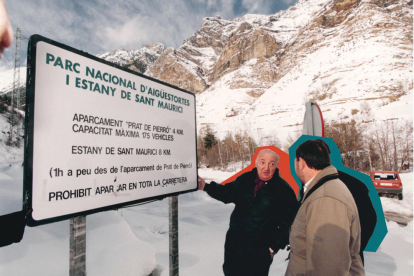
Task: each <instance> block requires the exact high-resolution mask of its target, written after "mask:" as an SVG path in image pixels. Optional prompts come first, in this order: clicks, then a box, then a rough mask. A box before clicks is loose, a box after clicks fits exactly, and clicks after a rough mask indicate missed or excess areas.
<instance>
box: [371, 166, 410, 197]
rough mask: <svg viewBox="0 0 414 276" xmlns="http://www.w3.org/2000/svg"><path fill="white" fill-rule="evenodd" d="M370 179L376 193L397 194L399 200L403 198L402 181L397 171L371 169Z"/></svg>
mask: <svg viewBox="0 0 414 276" xmlns="http://www.w3.org/2000/svg"><path fill="white" fill-rule="evenodd" d="M371 179H372V182H373V183H374V186H375V189H377V193H378V195H380V196H381V195H385V196H398V199H399V200H402V199H403V193H402V192H403V191H402V182H401V178H400V175H399V174H398V172H393V171H373V172H371Z"/></svg>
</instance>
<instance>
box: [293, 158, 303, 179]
mask: <svg viewBox="0 0 414 276" xmlns="http://www.w3.org/2000/svg"><path fill="white" fill-rule="evenodd" d="M302 161H303V160H302ZM302 161H301V159H299V160H298V159H297V158H295V172H296V175H297V176H298V178H299V180H300V182H302V183H303V177H302V171H301V169H300V162H302Z"/></svg>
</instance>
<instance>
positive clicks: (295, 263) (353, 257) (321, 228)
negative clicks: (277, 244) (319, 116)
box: [285, 166, 365, 276]
mask: <svg viewBox="0 0 414 276" xmlns="http://www.w3.org/2000/svg"><path fill="white" fill-rule="evenodd" d="M335 173H338V172H337V170H336V169H335V167H334V166H329V167H327V168H325V169H324V170H322V171H321V172H320V173H319V174H317V175H316V176H315V178H314V179H313V180H312V182H311V183H310V184H309V188H308V189H307V191H306V193H305V196H304V198H305V197H306V194H307V193H308V192H309V190H310V189H311V188H312V187H313V186H314V185H315V184H316V183H318V181H319V180H320V179H321V178H322V177H324V176H326V175H331V174H335ZM302 200H303V199H302ZM289 241H290V246H291V251H290V260H289V264H288V268H287V270H286V274H285V275H289V276H290V275H294V276H298V275H318V276H323V275H328V276H333V275H351V276H357V275H358V276H359V275H365V271H364V267H363V265H362V260H361V257H360V255H359V248H360V243H361V228H360V224H359V217H358V209H357V207H356V204H355V201H354V198H353V197H352V195H351V193H350V192H349V190H348V188H347V187H346V186H345V184H344V183H343V182H342V181H340V180H339V179H333V180H329V181H327V182H326V183H325V184H323V185H322V186H321V187H319V188H318V189H317V190H315V191H314V192H313V193H312V194H311V195H310V196H309V197H308V198H307V199H306V201H305V202H304V203H303V204H302V205H301V207H300V209H299V211H298V213H297V215H296V218H295V221H294V222H293V225H292V229H291V233H290V237H289Z"/></svg>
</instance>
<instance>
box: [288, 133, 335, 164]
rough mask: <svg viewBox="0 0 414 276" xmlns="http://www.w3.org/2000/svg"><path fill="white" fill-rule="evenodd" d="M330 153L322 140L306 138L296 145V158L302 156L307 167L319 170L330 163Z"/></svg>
mask: <svg viewBox="0 0 414 276" xmlns="http://www.w3.org/2000/svg"><path fill="white" fill-rule="evenodd" d="M330 153H331V151H330V150H329V147H328V145H327V144H326V143H325V142H324V141H323V140H321V139H316V140H308V141H306V142H303V143H302V144H300V145H299V147H297V149H296V159H297V160H298V161H299V158H302V159H303V160H304V161H305V163H306V165H308V167H309V168H311V169H314V170H318V171H320V170H323V169H325V168H326V167H328V166H329V165H331V158H330Z"/></svg>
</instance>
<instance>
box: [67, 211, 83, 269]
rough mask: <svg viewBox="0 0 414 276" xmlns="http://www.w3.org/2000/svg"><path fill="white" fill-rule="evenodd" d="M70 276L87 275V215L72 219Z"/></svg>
mask: <svg viewBox="0 0 414 276" xmlns="http://www.w3.org/2000/svg"><path fill="white" fill-rule="evenodd" d="M69 243H70V245H69V250H70V254H69V262H70V263H69V276H85V275H86V216H80V217H76V218H71V219H70V237H69Z"/></svg>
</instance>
